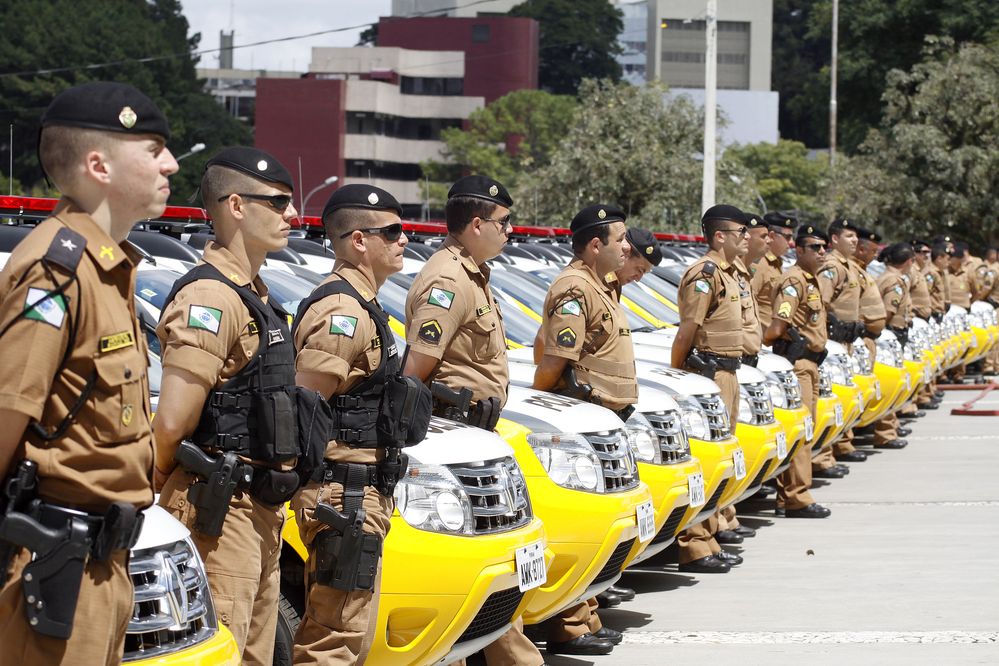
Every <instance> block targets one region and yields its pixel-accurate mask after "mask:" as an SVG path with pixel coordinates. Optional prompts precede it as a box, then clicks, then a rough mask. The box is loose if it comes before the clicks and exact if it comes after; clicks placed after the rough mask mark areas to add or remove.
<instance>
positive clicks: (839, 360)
mask: <svg viewBox="0 0 999 666" xmlns="http://www.w3.org/2000/svg"><path fill="white" fill-rule="evenodd" d="M830 360H831V362H833V363H836V364H837V365H839V367H841V368H843V386H856V384H855V383H854V381H853V364H852V363H850V359H849V357H847V356H846V355H845V354H842V355H838V356H834V357H832V358H831V359H830Z"/></svg>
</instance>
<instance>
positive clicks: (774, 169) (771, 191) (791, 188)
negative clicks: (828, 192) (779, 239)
mask: <svg viewBox="0 0 999 666" xmlns="http://www.w3.org/2000/svg"><path fill="white" fill-rule="evenodd" d="M724 159H725V161H732V162H736V163H739V164H741V165H742V166H744V167H745V168H746V169H748V170H749V172H750V173H752V175H753V178H754V179H755V181H756V187H757V190H758V192H759V195H760V196H761V197H763V199H764V200H765V201H766V204H767V207H768V208H769V209H770V210H799V211H814V210H817V209H819V208H821V200H820V198H821V196H822V195H823V194H824V192H825V188H826V181H827V180H828V177H829V159H828V157H827V156H826V155H819V156H817V157H816V158H814V159H810V158H809V157H808V149H807V148H806V147H805V144H803V143H800V142H798V141H787V140H784V139H781V140H780V141H778V142H777V144H776V145H775V144H770V143H755V144H751V145H746V146H732V147H730V148H728V149H727V150H726V151H725V158H724Z"/></svg>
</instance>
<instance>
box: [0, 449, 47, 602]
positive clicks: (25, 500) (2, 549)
mask: <svg viewBox="0 0 999 666" xmlns="http://www.w3.org/2000/svg"><path fill="white" fill-rule="evenodd" d="M37 495H38V465H37V464H36V463H34V462H32V461H30V460H22V461H21V462H19V463H18V464H17V466H16V467H15V468H14V471H13V472H11V474H10V476H8V477H7V479H6V480H5V481H4V484H3V494H2V496H0V511H2V513H3V515H4V517H6V516H8V515H10V514H12V513H20V512H24V511H25V510H26V509H27V508H28V505H29V504H30V502H31V500H33V499H35V497H36V496H37ZM20 550H21V546H19V545H17V544H15V543H10V542H9V541H7V540H0V587H2V586H3V585H6V583H7V571H8V570H9V569H10V563H11V562H12V561H13V559H14V557H16V556H17V553H18V551H20Z"/></svg>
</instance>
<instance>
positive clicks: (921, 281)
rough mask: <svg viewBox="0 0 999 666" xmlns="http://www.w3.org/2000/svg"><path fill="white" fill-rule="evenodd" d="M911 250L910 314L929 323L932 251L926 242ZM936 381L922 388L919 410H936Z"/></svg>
mask: <svg viewBox="0 0 999 666" xmlns="http://www.w3.org/2000/svg"><path fill="white" fill-rule="evenodd" d="M912 250H913V252H915V257H914V261H913V263H912V268H911V269H909V297H910V299H911V300H912V312H913V314H914V315H915V316H917V317H921V318H922V319H925V320H927V321H929V320H930V319H931V318H932V317H933V300H932V298H931V296H930V280H929V275H928V273H927V267H929V266H930V265H931V264H930V257H931V255H932V251H931V250H930V246H929V244H928V243H927V242H926V241H923V240H918V239H917V240H914V241H912ZM935 393H936V381H935V380H934V381H931V382H930V383H929V384H927V385H926V386H924V387H923V388H922V389H921V390H920V393H919V396H918V399H917V400H916V406H917V407H919V408H920V409H937V408H938V407H939V406H940V405H939V399H938V398H937V397H936V395H935Z"/></svg>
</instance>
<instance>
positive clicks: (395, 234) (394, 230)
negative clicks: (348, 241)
mask: <svg viewBox="0 0 999 666" xmlns="http://www.w3.org/2000/svg"><path fill="white" fill-rule="evenodd" d="M355 231H360V232H361V233H365V234H379V235H381V236H382V237H383V238H384V239H385V240H387V241H388V242H389V243H394V242H395V241H397V240H399V238H400V237H401V236H402V222H393V223H392V224H389V225H386V226H384V227H365V228H363V229H352V230H351V231H345V232H344V233H342V234H340V238H346V237H347V236H349V235H351V234H352V233H354V232H355Z"/></svg>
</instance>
